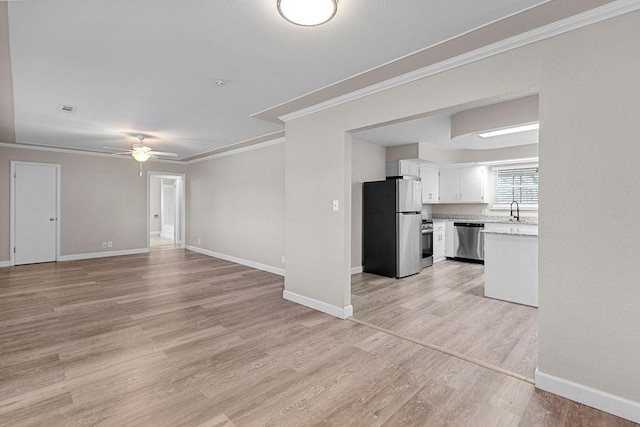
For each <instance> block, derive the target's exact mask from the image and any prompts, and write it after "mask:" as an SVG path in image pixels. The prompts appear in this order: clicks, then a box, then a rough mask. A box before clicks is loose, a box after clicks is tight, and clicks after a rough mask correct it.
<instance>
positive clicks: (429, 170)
mask: <svg viewBox="0 0 640 427" xmlns="http://www.w3.org/2000/svg"><path fill="white" fill-rule="evenodd" d="M420 180H421V181H422V203H423V204H430V203H438V185H439V177H438V168H434V167H432V166H425V165H420Z"/></svg>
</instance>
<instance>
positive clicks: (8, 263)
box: [0, 261, 11, 268]
mask: <svg viewBox="0 0 640 427" xmlns="http://www.w3.org/2000/svg"><path fill="white" fill-rule="evenodd" d="M10 266H11V261H0V268H2V267H10Z"/></svg>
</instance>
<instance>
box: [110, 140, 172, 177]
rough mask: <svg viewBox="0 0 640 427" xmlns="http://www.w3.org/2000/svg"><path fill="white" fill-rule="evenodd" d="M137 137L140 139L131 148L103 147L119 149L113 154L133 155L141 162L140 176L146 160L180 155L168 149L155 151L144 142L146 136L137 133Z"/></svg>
mask: <svg viewBox="0 0 640 427" xmlns="http://www.w3.org/2000/svg"><path fill="white" fill-rule="evenodd" d="M136 138H137V139H138V141H139V142H138V143H137V144H133V145H132V146H131V149H130V150H127V149H123V148H116V147H102V148H106V149H107V150H118V151H119V152H116V153H111V154H112V155H113V156H131V157H133V158H134V159H135V160H137V161H138V162H139V163H140V176H142V163H143V162H146V161H147V160H149V159H150V158H155V157H178V155H177V154H176V153H169V152H166V151H155V150H153V149H151V147H147V146H146V145H144V144H143V143H142V141H144V138H145V136H144V135H142V134H137V135H136Z"/></svg>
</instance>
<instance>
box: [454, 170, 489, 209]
mask: <svg viewBox="0 0 640 427" xmlns="http://www.w3.org/2000/svg"><path fill="white" fill-rule="evenodd" d="M485 176H486V168H485V167H483V166H476V167H472V168H462V169H460V201H461V202H466V203H473V202H478V203H486V202H485V200H484V183H485Z"/></svg>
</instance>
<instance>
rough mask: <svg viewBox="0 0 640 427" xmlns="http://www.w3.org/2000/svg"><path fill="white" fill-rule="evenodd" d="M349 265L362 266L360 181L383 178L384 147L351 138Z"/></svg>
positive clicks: (384, 167) (384, 163)
mask: <svg viewBox="0 0 640 427" xmlns="http://www.w3.org/2000/svg"><path fill="white" fill-rule="evenodd" d="M351 150H352V154H351V163H352V166H351V185H352V187H351V267H352V268H353V267H361V266H362V183H363V182H367V181H378V180H383V179H385V175H386V149H385V147H381V146H379V145H375V144H369V143H366V142H362V141H358V140H356V139H352V145H351Z"/></svg>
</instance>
